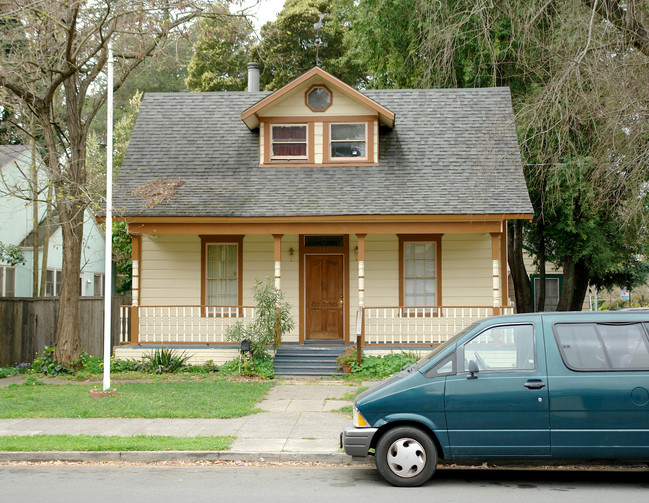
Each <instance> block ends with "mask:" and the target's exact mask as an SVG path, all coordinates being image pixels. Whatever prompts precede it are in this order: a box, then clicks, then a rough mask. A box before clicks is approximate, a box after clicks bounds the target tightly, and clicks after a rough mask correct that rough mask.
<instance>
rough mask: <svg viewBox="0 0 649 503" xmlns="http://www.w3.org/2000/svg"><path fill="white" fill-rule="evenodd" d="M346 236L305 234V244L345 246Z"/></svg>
mask: <svg viewBox="0 0 649 503" xmlns="http://www.w3.org/2000/svg"><path fill="white" fill-rule="evenodd" d="M344 245H345V236H304V246H344Z"/></svg>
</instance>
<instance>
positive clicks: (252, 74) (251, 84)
mask: <svg viewBox="0 0 649 503" xmlns="http://www.w3.org/2000/svg"><path fill="white" fill-rule="evenodd" d="M260 68H261V65H260V64H259V63H248V92H249V93H256V92H258V91H259V69H260Z"/></svg>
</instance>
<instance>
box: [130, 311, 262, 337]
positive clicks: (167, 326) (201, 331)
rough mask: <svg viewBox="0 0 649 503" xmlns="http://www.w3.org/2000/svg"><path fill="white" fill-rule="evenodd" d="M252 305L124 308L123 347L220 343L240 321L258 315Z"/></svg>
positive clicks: (246, 320)
mask: <svg viewBox="0 0 649 503" xmlns="http://www.w3.org/2000/svg"><path fill="white" fill-rule="evenodd" d="M255 309H256V308H255V307H251V306H235V307H232V306H122V307H121V317H122V323H120V327H121V328H122V331H121V334H120V344H133V343H138V344H162V343H165V344H174V343H176V344H219V343H225V342H228V341H227V340H226V338H225V334H226V333H227V331H228V328H230V327H231V326H232V325H234V324H235V323H236V322H237V321H243V322H244V323H248V322H250V321H252V319H253V318H254V316H255Z"/></svg>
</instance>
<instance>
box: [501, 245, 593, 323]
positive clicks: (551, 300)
mask: <svg viewBox="0 0 649 503" xmlns="http://www.w3.org/2000/svg"><path fill="white" fill-rule="evenodd" d="M523 262H524V263H525V270H526V271H527V274H528V275H529V278H530V285H531V287H532V298H533V299H534V311H538V310H539V295H540V288H541V276H540V275H539V271H538V267H537V266H536V264H535V263H534V257H533V256H532V254H531V253H530V252H529V251H527V250H526V249H523ZM509 288H510V289H511V288H513V281H512V280H511V277H510V280H509ZM562 288H563V268H561V267H558V266H557V265H556V264H554V263H552V262H546V264H545V305H544V308H543V310H544V311H556V310H557V304H558V303H559V297H560V296H561V289H562ZM591 294H592V287H591V288H589V293H588V295H586V298H585V299H584V304H583V306H582V310H585V311H588V310H589V309H590V308H591V302H592V297H591Z"/></svg>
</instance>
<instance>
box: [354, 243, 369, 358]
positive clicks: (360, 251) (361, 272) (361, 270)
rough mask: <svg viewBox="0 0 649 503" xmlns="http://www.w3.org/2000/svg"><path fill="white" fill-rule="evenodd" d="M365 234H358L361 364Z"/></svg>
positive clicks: (363, 324) (358, 352) (358, 356)
mask: <svg viewBox="0 0 649 503" xmlns="http://www.w3.org/2000/svg"><path fill="white" fill-rule="evenodd" d="M365 236H367V234H356V237H357V238H358V309H359V311H360V312H361V333H360V334H357V335H356V361H357V362H358V364H359V365H360V364H361V351H362V348H363V341H364V340H365V313H364V312H363V308H364V307H365Z"/></svg>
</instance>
